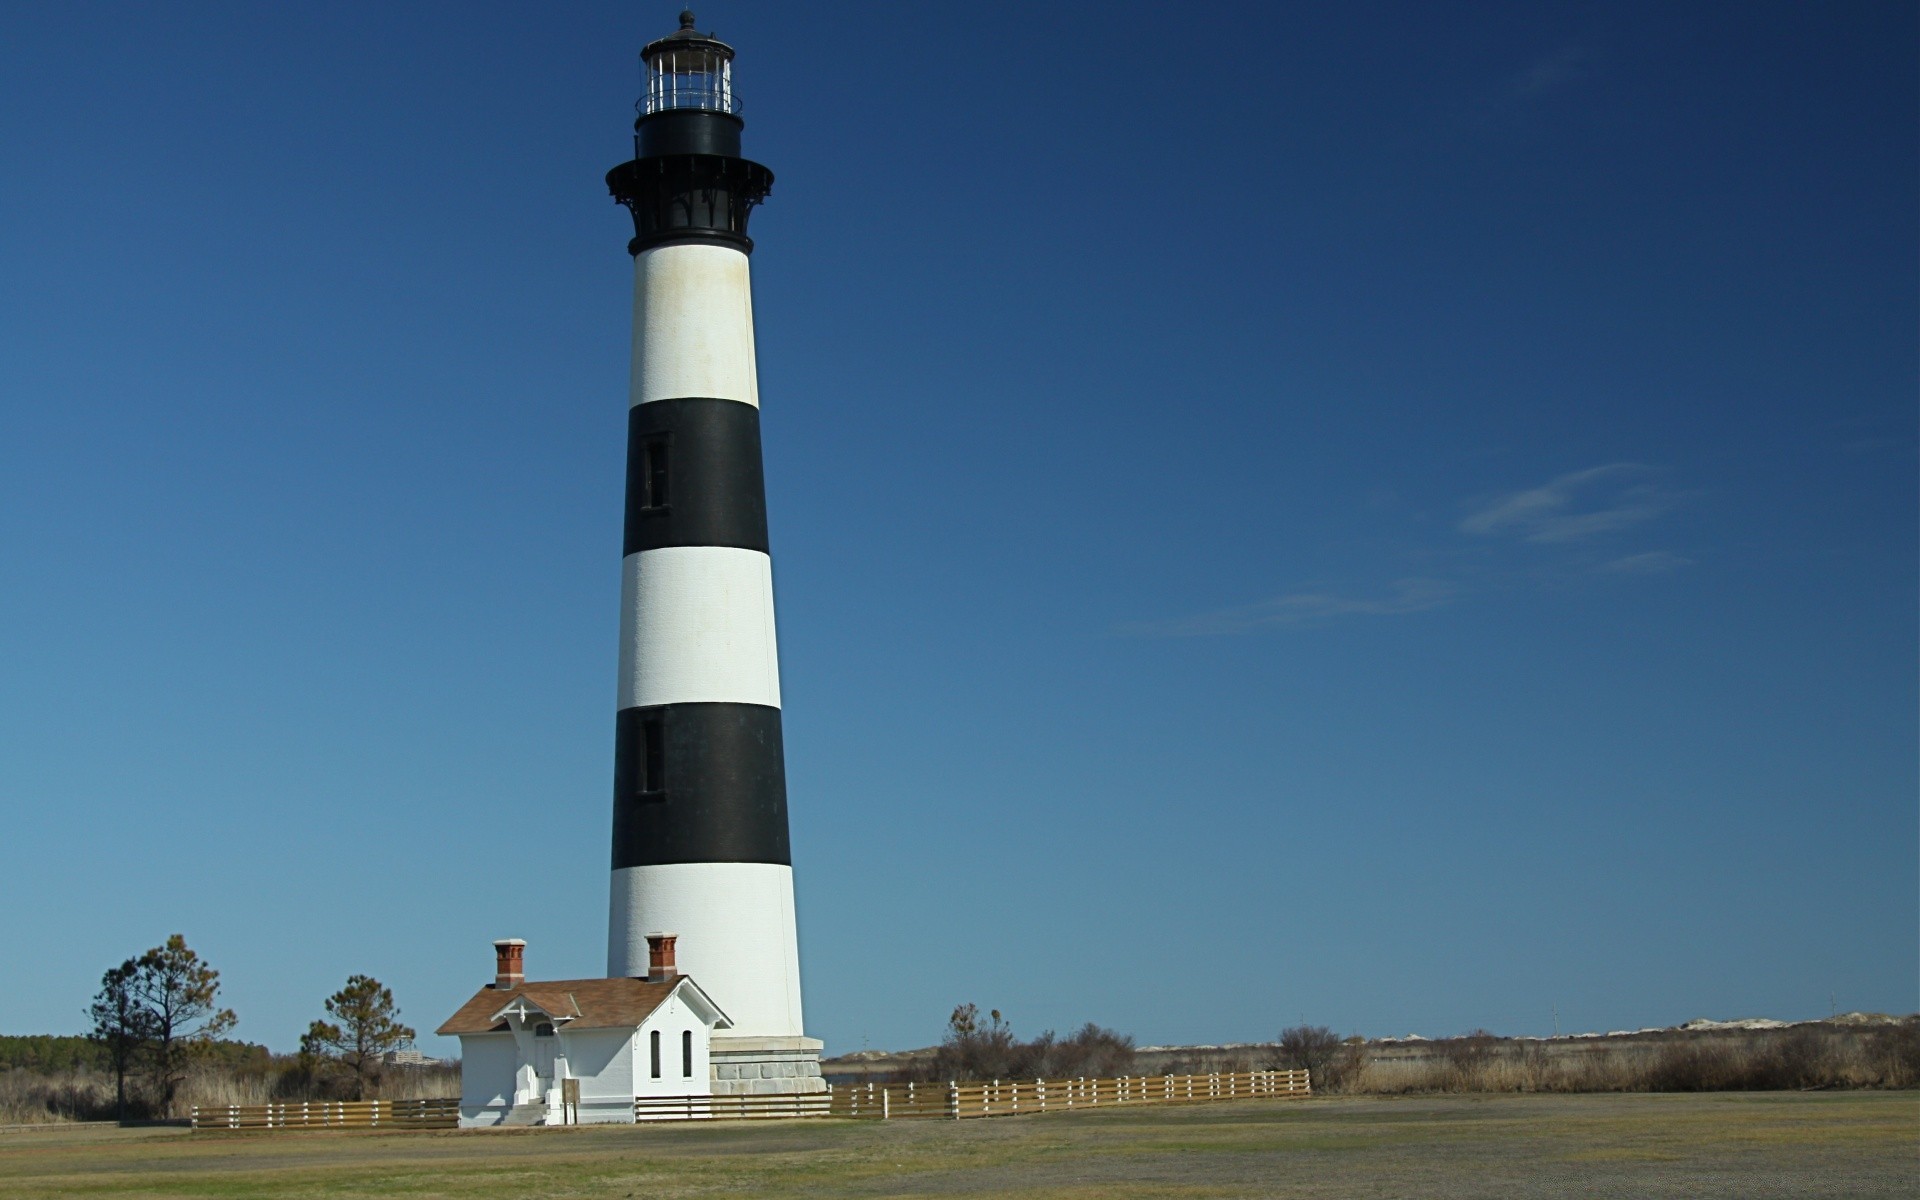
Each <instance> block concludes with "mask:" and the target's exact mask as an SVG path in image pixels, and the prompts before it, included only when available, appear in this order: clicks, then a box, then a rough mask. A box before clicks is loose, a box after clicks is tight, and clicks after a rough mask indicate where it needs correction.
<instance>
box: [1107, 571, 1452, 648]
mask: <svg viewBox="0 0 1920 1200" xmlns="http://www.w3.org/2000/svg"><path fill="white" fill-rule="evenodd" d="M1460 592H1461V589H1460V588H1459V587H1458V586H1457V585H1455V584H1452V583H1449V582H1447V581H1446V580H1444V579H1400V580H1395V581H1394V583H1393V584H1392V586H1391V587H1390V588H1389V589H1388V591H1387V594H1386V595H1383V596H1372V597H1368V596H1343V595H1340V594H1339V593H1337V592H1289V593H1287V594H1285V595H1282V596H1275V597H1273V598H1272V599H1270V600H1262V601H1260V602H1259V603H1258V604H1248V605H1244V606H1242V607H1239V608H1228V609H1221V610H1219V611H1217V612H1210V613H1201V614H1199V615H1197V616H1192V617H1180V618H1177V619H1174V620H1170V621H1131V622H1127V623H1126V624H1123V625H1120V626H1117V627H1116V632H1118V633H1122V634H1126V635H1128V636H1132V637H1213V636H1218V635H1221V634H1234V633H1252V632H1254V631H1256V630H1260V629H1269V628H1272V627H1274V626H1276V625H1306V624H1313V623H1318V622H1321V621H1329V620H1332V619H1334V618H1336V617H1351V616H1364V617H1391V616H1401V615H1404V614H1406V613H1416V612H1425V611H1426V610H1427V609H1430V608H1438V607H1440V606H1441V605H1442V604H1447V603H1449V602H1451V601H1453V600H1454V599H1456V598H1458V597H1459V595H1460Z"/></svg>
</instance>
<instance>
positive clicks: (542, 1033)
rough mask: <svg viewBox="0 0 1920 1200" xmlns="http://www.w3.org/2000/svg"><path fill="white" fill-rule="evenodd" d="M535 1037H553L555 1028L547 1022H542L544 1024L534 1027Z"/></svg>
mask: <svg viewBox="0 0 1920 1200" xmlns="http://www.w3.org/2000/svg"><path fill="white" fill-rule="evenodd" d="M533 1036H535V1037H552V1036H553V1026H552V1025H550V1024H548V1023H547V1022H545V1021H542V1022H540V1024H538V1025H535V1026H534V1027H533Z"/></svg>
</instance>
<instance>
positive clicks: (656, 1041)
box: [648, 1029, 660, 1079]
mask: <svg viewBox="0 0 1920 1200" xmlns="http://www.w3.org/2000/svg"><path fill="white" fill-rule="evenodd" d="M648 1040H649V1042H650V1044H651V1045H652V1047H653V1077H654V1078H655V1079H658V1078H660V1031H659V1030H658V1029H656V1030H654V1031H653V1032H652V1033H651V1034H649V1035H648Z"/></svg>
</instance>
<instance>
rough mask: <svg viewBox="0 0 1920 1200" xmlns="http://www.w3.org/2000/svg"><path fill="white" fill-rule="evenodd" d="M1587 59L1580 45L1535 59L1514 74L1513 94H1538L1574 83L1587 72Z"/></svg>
mask: <svg viewBox="0 0 1920 1200" xmlns="http://www.w3.org/2000/svg"><path fill="white" fill-rule="evenodd" d="M1587 59H1588V55H1587V52H1586V51H1585V50H1583V49H1581V48H1580V47H1579V46H1567V47H1565V48H1563V49H1560V50H1557V51H1555V52H1554V53H1552V54H1549V55H1546V56H1545V57H1543V58H1539V59H1535V60H1534V61H1533V62H1531V63H1529V64H1528V65H1527V68H1526V70H1524V71H1521V72H1520V73H1519V74H1518V75H1516V76H1514V79H1513V94H1514V95H1516V96H1523V97H1525V96H1538V95H1540V94H1541V93H1542V92H1550V91H1552V90H1554V89H1555V88H1559V87H1564V86H1566V85H1567V84H1569V83H1573V82H1575V81H1576V80H1578V79H1580V78H1581V77H1583V76H1585V75H1586V74H1587Z"/></svg>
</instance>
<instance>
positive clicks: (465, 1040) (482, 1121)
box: [460, 1033, 520, 1127]
mask: <svg viewBox="0 0 1920 1200" xmlns="http://www.w3.org/2000/svg"><path fill="white" fill-rule="evenodd" d="M519 1062H520V1054H519V1050H518V1049H517V1048H516V1047H515V1045H514V1037H513V1035H512V1034H510V1033H463V1034H461V1035H460V1124H461V1126H462V1127H470V1126H475V1125H494V1124H498V1123H499V1122H500V1121H501V1120H503V1119H504V1118H505V1117H506V1115H507V1112H508V1110H509V1109H511V1108H512V1107H513V1074H514V1069H515V1068H516V1067H517V1066H518V1065H519Z"/></svg>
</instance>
